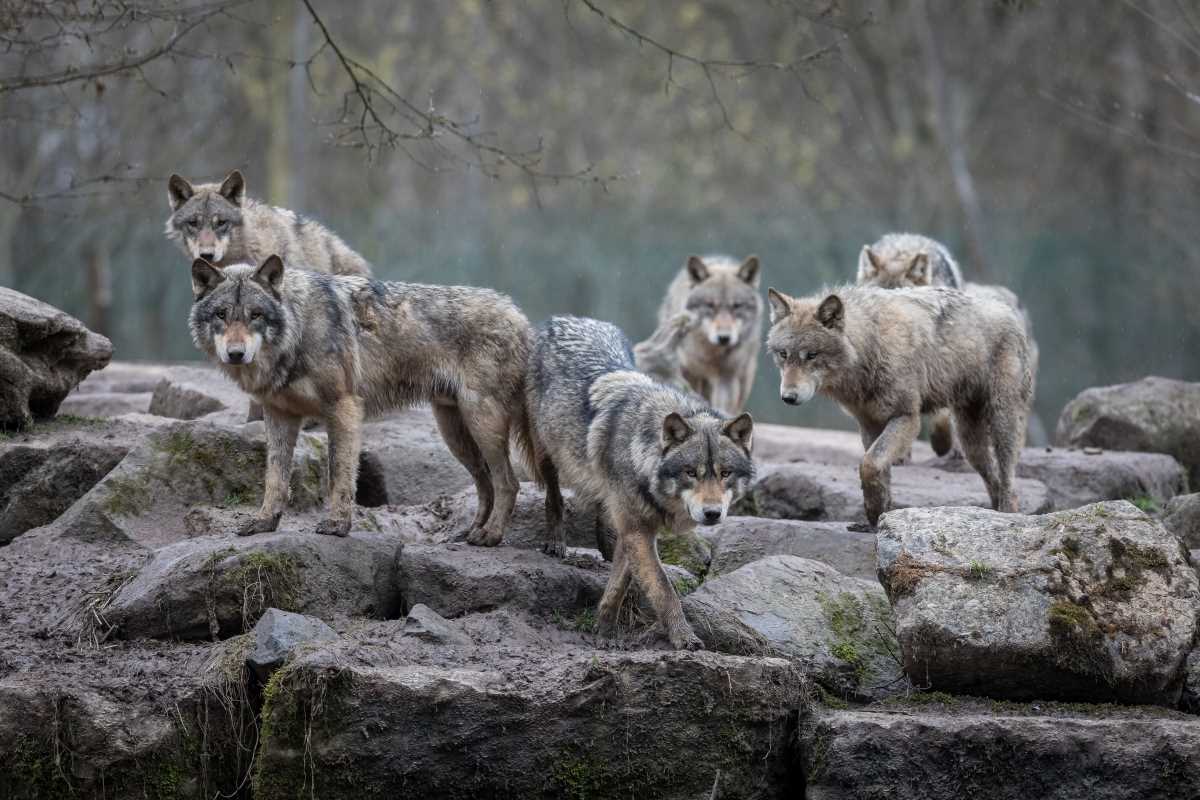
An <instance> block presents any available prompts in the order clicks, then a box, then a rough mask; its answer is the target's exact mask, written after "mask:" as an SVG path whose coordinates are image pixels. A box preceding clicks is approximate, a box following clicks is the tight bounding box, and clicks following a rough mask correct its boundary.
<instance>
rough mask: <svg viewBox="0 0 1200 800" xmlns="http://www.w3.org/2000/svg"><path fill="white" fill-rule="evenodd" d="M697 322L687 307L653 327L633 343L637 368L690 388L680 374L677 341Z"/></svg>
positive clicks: (687, 388)
mask: <svg viewBox="0 0 1200 800" xmlns="http://www.w3.org/2000/svg"><path fill="white" fill-rule="evenodd" d="M697 322H698V320H697V318H696V316H695V315H694V314H692V313H691V312H690V311H681V312H679V313H678V314H676V315H675V316H674V317H672V318H671V319H669V320H667V322H666V323H665V324H661V325H659V326H658V327H657V328H655V329H654V333H652V334H650V336H649V337H647V338H646V339H643V340H642V341H640V342H638V343H637V344H635V345H634V346H633V360H634V363H635V364H636V365H637V368H638V370H639V371H641V372H644V373H646V374H647V375H649V376H650V377H652V378H654V379H655V380H656V381H658V382H659V383H665V384H667V385H668V386H674V387H675V388H676V389H679V390H681V391H685V392H690V391H691V386H689V385H688V382H687V379H685V378H684V377H683V369H682V367H681V366H680V364H679V345H680V344H682V343H683V340H684V338H686V337H687V335H688V334H689V333H691V332H692V330H693V329H695V327H696V323H697Z"/></svg>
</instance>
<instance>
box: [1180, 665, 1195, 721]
mask: <svg viewBox="0 0 1200 800" xmlns="http://www.w3.org/2000/svg"><path fill="white" fill-rule="evenodd" d="M1179 707H1180V708H1182V709H1183V710H1184V711H1187V712H1189V713H1192V714H1198V713H1200V650H1193V651H1192V652H1190V653H1188V657H1187V661H1186V662H1184V677H1183V696H1182V697H1181V698H1180V700H1179Z"/></svg>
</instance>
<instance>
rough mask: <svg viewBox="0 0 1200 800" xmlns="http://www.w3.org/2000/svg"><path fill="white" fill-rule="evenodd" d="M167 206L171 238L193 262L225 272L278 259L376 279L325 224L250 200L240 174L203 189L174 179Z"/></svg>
mask: <svg viewBox="0 0 1200 800" xmlns="http://www.w3.org/2000/svg"><path fill="white" fill-rule="evenodd" d="M167 200H168V202H169V203H170V206H171V216H170V217H168V218H167V227H166V234H167V238H168V239H170V240H171V241H173V242H175V243H177V244H178V245H179V246H180V248H182V249H183V251H184V253H186V254H187V256H188V257H189V258H192V259H196V258H203V259H204V260H205V261H207V262H208V263H210V264H212V265H214V266H217V267H226V266H229V265H230V264H238V263H251V264H261V263H262V262H263V261H264V260H266V258H267V257H268V256H270V255H278V256H279V257H280V258H282V259H283V261H284V262H285V263H287V264H290V265H293V266H300V267H303V268H304V269H309V270H314V271H316V272H330V273H333V274H334V275H370V274H371V266H370V264H368V263H367V261H366V259H364V258H363V257H362V256H360V255H359V254H358V253H356V252H354V250H352V249H351V248H350V247H349V246H348V245H347V244H346V243H345V242H343V241H342V240H341V239H340V238H338V236H337V234H335V233H333V232H332V231H330V230H329V229H328V228H326V227H325V226H323V225H321V223H319V222H316V221H314V220H311V219H308V218H306V217H303V216H301V215H299V214H297V213H295V212H294V211H288V210H287V209H286V208H276V207H274V206H269V205H267V204H265V203H260V202H258V201H257V200H252V199H250V198H248V197H246V180H245V178H243V177H242V173H241V172H240V171H238V170H234V171H233V172H231V173H229V175H228V176H227V177H226V178H225V180H223V181H221V182H220V183H202V184H200V185H198V186H193V185H192V184H191V183H190V182H188V181H187V180H186V179H184V178H182V177H180V176H179V175H172V176H171V177H170V179H169V180H168V181H167Z"/></svg>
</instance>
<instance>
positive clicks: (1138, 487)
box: [928, 447, 1187, 511]
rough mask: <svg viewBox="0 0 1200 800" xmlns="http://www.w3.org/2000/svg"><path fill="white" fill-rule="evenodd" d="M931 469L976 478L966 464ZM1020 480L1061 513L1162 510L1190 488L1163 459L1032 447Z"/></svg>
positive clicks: (1020, 466)
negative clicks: (1131, 507)
mask: <svg viewBox="0 0 1200 800" xmlns="http://www.w3.org/2000/svg"><path fill="white" fill-rule="evenodd" d="M928 466H933V467H937V468H939V469H946V470H952V471H955V472H962V473H968V472H970V473H973V472H974V470H972V469H971V465H970V464H968V463H967V462H966V461H965V460H963V459H937V460H935V461H933V462H930V463H929V465H928ZM1017 477H1019V478H1031V479H1033V480H1038V481H1041V482H1042V483H1044V484H1045V485H1046V488H1047V489H1048V490H1049V491H1050V502H1051V503H1052V505H1053V508H1055V509H1066V508H1077V507H1079V506H1084V505H1087V504H1089V503H1099V502H1101V501H1103V500H1130V501H1133V502H1134V503H1135V504H1136V505H1138V506H1140V507H1142V508H1143V510H1147V511H1149V510H1154V509H1157V508H1161V507H1162V506H1163V505H1165V504H1166V502H1167V501H1168V500H1170V499H1171V498H1172V497H1174V496H1175V495H1176V494H1178V493H1179V492H1181V491H1183V490H1184V488H1185V486H1186V485H1187V475H1186V473H1185V471H1184V469H1183V467H1182V466H1181V465H1180V463H1179V462H1178V461H1176V460H1175V459H1174V458H1172V457H1171V456H1168V455H1164V454H1162V453H1132V452H1119V451H1115V450H1100V451H1097V452H1095V453H1088V452H1087V451H1086V450H1075V449H1069V450H1068V449H1063V448H1051V449H1048V448H1044V447H1027V448H1025V449H1024V450H1023V451H1022V452H1021V460H1020V461H1019V462H1017Z"/></svg>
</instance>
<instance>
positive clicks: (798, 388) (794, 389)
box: [779, 383, 816, 406]
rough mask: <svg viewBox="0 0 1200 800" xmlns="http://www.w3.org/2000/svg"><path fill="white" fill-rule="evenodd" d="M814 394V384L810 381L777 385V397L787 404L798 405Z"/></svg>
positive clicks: (810, 398)
mask: <svg viewBox="0 0 1200 800" xmlns="http://www.w3.org/2000/svg"><path fill="white" fill-rule="evenodd" d="M814 394H816V386H814V385H813V384H811V383H800V384H797V385H795V386H787V385H782V386H780V387H779V397H780V399H782V400H783V402H785V403H787V404H788V405H789V406H799V405H803V404H805V403H807V402H808V401H809V400H812V397H813V395H814Z"/></svg>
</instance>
